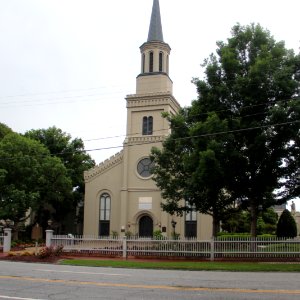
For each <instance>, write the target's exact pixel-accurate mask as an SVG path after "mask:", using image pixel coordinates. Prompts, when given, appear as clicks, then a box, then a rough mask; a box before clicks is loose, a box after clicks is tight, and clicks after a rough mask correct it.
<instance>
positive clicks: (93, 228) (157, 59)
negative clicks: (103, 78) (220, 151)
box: [84, 0, 212, 239]
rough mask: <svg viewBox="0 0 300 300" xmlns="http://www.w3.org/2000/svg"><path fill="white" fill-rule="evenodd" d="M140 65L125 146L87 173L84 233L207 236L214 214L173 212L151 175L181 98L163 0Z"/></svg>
mask: <svg viewBox="0 0 300 300" xmlns="http://www.w3.org/2000/svg"><path fill="white" fill-rule="evenodd" d="M140 52H141V71H140V74H139V75H138V76H137V78H136V92H135V94H133V95H127V96H126V98H125V99H126V104H127V105H126V107H127V131H126V138H125V140H124V144H123V150H122V151H120V152H119V153H116V154H115V155H114V156H112V157H111V158H109V159H107V160H105V161H104V162H102V163H100V164H99V165H97V166H96V167H94V168H93V169H91V170H88V171H86V172H85V173H84V179H85V201H84V235H96V236H108V235H111V234H118V235H122V234H125V233H131V234H134V235H138V236H142V237H150V236H152V235H153V232H154V231H158V230H160V231H161V232H162V234H163V235H165V236H168V237H170V236H171V235H172V234H173V233H174V232H176V233H177V234H179V235H180V237H185V236H186V237H197V238H198V239H208V238H210V237H211V233H212V225H211V224H212V222H211V218H210V217H209V216H207V215H202V214H199V213H196V212H195V213H186V214H185V215H184V216H183V217H176V216H171V215H169V214H168V213H166V212H163V211H162V209H161V206H160V204H161V202H162V201H163V199H162V197H161V192H160V190H159V188H158V187H157V186H156V185H155V182H154V181H153V180H152V176H151V172H150V170H151V160H150V158H149V154H150V152H151V148H152V147H162V141H163V140H164V138H165V137H166V136H168V135H169V133H170V128H169V123H168V121H167V120H166V119H164V118H163V117H162V113H163V112H168V113H170V114H176V112H178V110H179V109H180V104H179V103H178V102H177V100H176V99H175V97H174V96H173V82H172V80H171V79H170V77H169V63H170V60H169V57H170V52H171V48H170V46H169V45H168V44H167V43H166V42H164V38H163V31H162V25H161V16H160V7H159V0H153V8H152V15H151V21H150V28H149V34H148V39H147V42H145V43H144V44H143V45H142V46H141V47H140Z"/></svg>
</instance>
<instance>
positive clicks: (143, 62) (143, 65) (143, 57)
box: [142, 54, 146, 73]
mask: <svg viewBox="0 0 300 300" xmlns="http://www.w3.org/2000/svg"><path fill="white" fill-rule="evenodd" d="M145 63H146V59H145V54H143V56H142V73H145Z"/></svg>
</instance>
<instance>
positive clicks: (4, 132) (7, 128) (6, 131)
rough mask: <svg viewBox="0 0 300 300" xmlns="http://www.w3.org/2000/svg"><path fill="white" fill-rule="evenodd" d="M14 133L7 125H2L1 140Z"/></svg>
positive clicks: (0, 125)
mask: <svg viewBox="0 0 300 300" xmlns="http://www.w3.org/2000/svg"><path fill="white" fill-rule="evenodd" d="M12 132H13V131H12V129H10V128H9V127H8V126H7V125H5V124H3V123H0V140H1V139H3V138H4V136H6V135H7V134H9V133H12Z"/></svg>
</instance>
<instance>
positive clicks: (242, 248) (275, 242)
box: [51, 235, 300, 260]
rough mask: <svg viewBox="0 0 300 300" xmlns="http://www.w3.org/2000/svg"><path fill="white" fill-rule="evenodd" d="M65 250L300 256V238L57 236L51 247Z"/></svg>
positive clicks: (116, 253) (113, 253)
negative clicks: (204, 238)
mask: <svg viewBox="0 0 300 300" xmlns="http://www.w3.org/2000/svg"><path fill="white" fill-rule="evenodd" d="M61 245H62V246H63V247H64V251H65V252H69V253H74V254H75V253H85V254H89V255H93V254H95V255H101V256H119V257H124V258H126V257H131V256H134V257H185V258H195V259H210V260H214V259H260V258H262V259H281V258H282V259H300V240H299V239H277V238H255V239H253V238H240V239H236V238H235V239H234V238H232V239H221V238H215V239H211V240H205V241H200V240H196V239H178V240H172V239H161V240H159V239H152V238H141V237H139V238H137V237H130V238H126V237H124V238H120V237H93V236H67V235H54V236H52V238H51V246H61Z"/></svg>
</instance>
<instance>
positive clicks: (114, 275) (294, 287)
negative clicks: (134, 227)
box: [0, 261, 300, 300]
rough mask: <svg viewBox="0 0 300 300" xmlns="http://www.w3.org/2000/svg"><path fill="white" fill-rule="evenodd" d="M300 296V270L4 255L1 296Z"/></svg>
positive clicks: (28, 299)
mask: <svg viewBox="0 0 300 300" xmlns="http://www.w3.org/2000/svg"><path fill="white" fill-rule="evenodd" d="M1 299H11V300H46V299H53V300H56V299H72V300H74V299H76V300H81V299H139V300H143V299H155V300H157V299H159V300H161V299H201V300H202V299H204V300H206V299H214V300H215V299H222V300H224V299H228V300H229V299H230V300H235V299H247V300H249V299H280V300H285V299H297V300H298V299H300V274H299V273H243V272H198V271H165V270H133V269H113V268H91V267H72V266H61V265H51V264H31V263H18V262H8V261H0V300H1Z"/></svg>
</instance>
